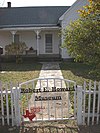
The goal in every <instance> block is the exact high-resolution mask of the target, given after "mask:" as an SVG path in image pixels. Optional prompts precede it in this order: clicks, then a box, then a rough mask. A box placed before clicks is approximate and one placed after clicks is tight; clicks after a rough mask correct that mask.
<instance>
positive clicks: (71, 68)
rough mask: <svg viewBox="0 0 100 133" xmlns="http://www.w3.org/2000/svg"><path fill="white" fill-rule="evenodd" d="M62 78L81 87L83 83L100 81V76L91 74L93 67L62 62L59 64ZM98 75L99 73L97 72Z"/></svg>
mask: <svg viewBox="0 0 100 133" xmlns="http://www.w3.org/2000/svg"><path fill="white" fill-rule="evenodd" d="M60 68H61V70H62V74H63V77H64V78H65V79H70V80H74V81H76V83H77V84H78V85H83V83H84V81H86V82H89V81H90V80H92V81H95V80H96V81H100V76H98V75H96V74H94V73H92V72H93V66H90V65H86V64H83V63H75V62H62V63H60ZM98 73H100V71H98Z"/></svg>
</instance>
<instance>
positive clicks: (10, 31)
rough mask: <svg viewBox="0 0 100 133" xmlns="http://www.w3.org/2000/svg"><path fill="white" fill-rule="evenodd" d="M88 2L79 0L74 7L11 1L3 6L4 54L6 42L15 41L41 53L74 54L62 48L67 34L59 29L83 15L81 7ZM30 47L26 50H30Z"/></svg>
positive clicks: (0, 38)
mask: <svg viewBox="0 0 100 133" xmlns="http://www.w3.org/2000/svg"><path fill="white" fill-rule="evenodd" d="M87 3H88V2H87V0H77V1H76V2H75V3H74V4H73V5H72V6H71V7H69V6H48V7H46V6H45V7H11V3H10V2H8V7H5V8H0V46H2V47H3V51H4V52H3V54H5V46H6V45H8V44H10V43H11V42H25V43H26V45H27V46H28V50H29V49H30V48H33V49H34V51H36V56H37V57H43V56H45V57H50V56H51V57H61V58H63V59H64V58H65V59H67V58H70V57H69V55H68V53H67V50H66V49H65V48H63V49H61V44H62V43H63V36H59V33H60V31H61V30H63V29H64V28H65V27H66V26H67V25H68V24H69V23H70V21H73V20H75V19H77V18H78V17H79V14H78V13H77V10H78V9H80V8H82V6H83V5H86V4H87ZM28 50H27V51H26V53H25V54H30V53H28ZM31 54H32V53H31ZM33 54H34V53H33Z"/></svg>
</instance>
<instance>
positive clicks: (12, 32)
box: [10, 31, 17, 43]
mask: <svg viewBox="0 0 100 133" xmlns="http://www.w3.org/2000/svg"><path fill="white" fill-rule="evenodd" d="M10 32H11V34H12V37H13V41H12V42H13V43H14V35H15V34H16V32H17V31H10Z"/></svg>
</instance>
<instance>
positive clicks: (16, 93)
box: [13, 86, 21, 126]
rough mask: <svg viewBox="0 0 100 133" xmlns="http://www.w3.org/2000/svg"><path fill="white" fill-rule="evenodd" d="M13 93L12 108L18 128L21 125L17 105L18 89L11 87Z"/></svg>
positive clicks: (18, 106)
mask: <svg viewBox="0 0 100 133" xmlns="http://www.w3.org/2000/svg"><path fill="white" fill-rule="evenodd" d="M13 93H14V107H15V121H16V126H20V123H21V116H20V105H19V99H20V94H19V93H20V89H19V88H18V87H17V86H16V87H13Z"/></svg>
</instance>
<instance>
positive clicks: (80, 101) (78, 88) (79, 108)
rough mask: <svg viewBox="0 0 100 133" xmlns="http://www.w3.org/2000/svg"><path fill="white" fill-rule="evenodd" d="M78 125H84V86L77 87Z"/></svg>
mask: <svg viewBox="0 0 100 133" xmlns="http://www.w3.org/2000/svg"><path fill="white" fill-rule="evenodd" d="M77 124H78V125H82V86H77Z"/></svg>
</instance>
